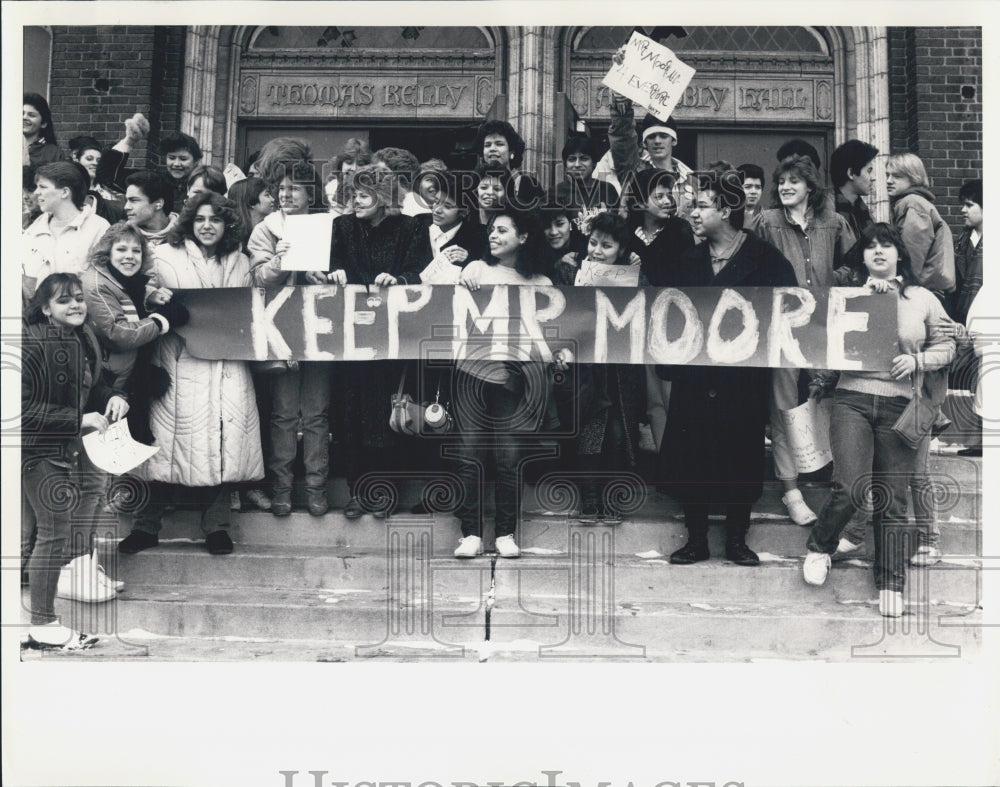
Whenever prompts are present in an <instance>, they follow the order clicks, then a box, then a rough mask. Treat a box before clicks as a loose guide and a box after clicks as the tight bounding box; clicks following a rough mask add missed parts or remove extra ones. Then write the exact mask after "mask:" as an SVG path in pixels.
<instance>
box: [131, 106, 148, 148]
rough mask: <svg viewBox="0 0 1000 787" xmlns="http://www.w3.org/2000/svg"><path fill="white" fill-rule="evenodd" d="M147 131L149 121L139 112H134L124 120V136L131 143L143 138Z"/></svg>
mask: <svg viewBox="0 0 1000 787" xmlns="http://www.w3.org/2000/svg"><path fill="white" fill-rule="evenodd" d="M148 133H149V121H148V120H146V117H145V116H144V115H143V114H142V113H141V112H136V113H135V114H134V115H132V117H130V118H129V119H128V120H126V121H125V138H126V139H128V140H129V141H131V142H132V143H136V142H138V141H139V140H140V139H145V137H146V135H147V134H148Z"/></svg>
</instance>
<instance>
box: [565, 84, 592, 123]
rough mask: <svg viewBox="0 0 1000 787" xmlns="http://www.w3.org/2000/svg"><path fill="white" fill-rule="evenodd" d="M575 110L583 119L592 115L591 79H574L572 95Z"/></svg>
mask: <svg viewBox="0 0 1000 787" xmlns="http://www.w3.org/2000/svg"><path fill="white" fill-rule="evenodd" d="M570 95H571V96H572V98H571V99H570V100H571V101H572V102H573V108H574V109H575V110H576V111H577V114H579V115H580V116H581V117H585V116H587V115H589V114H590V78H589V77H573V92H572V93H571V94H570Z"/></svg>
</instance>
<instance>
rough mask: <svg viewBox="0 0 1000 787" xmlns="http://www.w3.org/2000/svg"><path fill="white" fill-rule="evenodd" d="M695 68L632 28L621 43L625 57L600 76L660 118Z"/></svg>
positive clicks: (669, 109) (671, 107) (671, 106)
mask: <svg viewBox="0 0 1000 787" xmlns="http://www.w3.org/2000/svg"><path fill="white" fill-rule="evenodd" d="M694 72H695V70H694V69H693V68H692V67H691V66H689V65H687V64H686V63H685V62H684V61H682V60H681V59H680V58H679V57H677V55H675V54H674V53H673V52H671V51H670V50H669V49H667V48H666V47H665V46H663V44H658V43H656V42H655V41H654V40H653V39H651V38H647V37H646V36H644V35H643V34H642V33H639V32H633V33H632V37H631V38H630V39H629V41H628V43H627V44H626V45H625V60H624V62H623V63H622V64H621V65H618V64H615V65H614V66H612V67H611V70H610V71H608V73H607V74H606V75H605V77H604V79H603V80H602V81H603V82H604V84H605V85H607V86H608V87H609V88H611V89H612V90H614V91H615V92H616V93H621V94H622V95H623V96H628V97H629V98H630V99H632V101H634V102H635V103H636V104H638V105H639V106H642V107H645V108H646V109H647V110H649V111H650V112H652V113H653V114H654V115H655V116H656V117H658V118H659V119H660V120H666V119H667V118H669V117H670V113H671V112H673V111H674V107H676V106H677V102H678V101H680V100H681V96H683V95H684V89H685V88H686V87H687V86H688V83H689V82H690V81H691V78H692V77H693V76H694Z"/></svg>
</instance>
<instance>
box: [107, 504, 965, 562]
mask: <svg viewBox="0 0 1000 787" xmlns="http://www.w3.org/2000/svg"><path fill="white" fill-rule="evenodd" d="M751 521H752V526H751V529H750V533H749V535H748V543H749V544H750V546H751V547H753V549H755V550H757V551H758V552H770V553H774V554H778V555H803V554H805V551H806V540H807V539H808V537H809V530H810V529H809V528H808V527H799V526H797V525H794V524H793V523H792V522H791V521H790V520H789V519H788V518H787V517H784V516H781V515H779V514H768V513H764V512H758V513H755V514H753V517H752V520H751ZM711 522H713V523H714V524H712V525H711V526H710V528H709V544H710V546H711V548H712V549H713V551H715V552H718V553H721V551H722V549H723V543H724V540H725V527H724V524H723V519H722V518H721V517H719V518H713V519H712V520H711ZM940 526H941V547H942V549H943V550H944V551H945V552H946V553H948V554H953V555H976V554H979V553H980V546H979V545H980V540H981V529H980V527H979V526H978V524H977V521H976V520H975V519H972V518H970V519H963V518H961V517H957V516H955V515H954V514H950V515H946V516H942V517H941V518H940ZM492 527H493V525H492V522H491V521H490V520H489V519H487V521H486V525H485V528H484V537H485V540H486V544H487V545H488V546H490V545H491V544H492V539H491V536H490V533H491V531H492ZM579 527H587V526H585V525H583V524H582V523H580V522H579V520H578V518H577V517H576V516H567V515H564V514H548V513H545V512H541V511H539V510H538V509H534V510H529V509H525V510H524V513H523V514H522V519H521V524H520V527H519V529H518V533H517V538H518V544H519V545H520V546H521V547H522V548H523V549H538V550H544V551H551V550H555V551H558V552H566V551H567V550H568V548H569V547H568V544H569V541H568V539H569V534H570V532H571V531H574V530H575V529H576V528H579ZM603 527H604V526H592V527H590V528H588V529H598V530H601V529H603ZM613 530H614V549H615V552H616V553H617V554H625V555H634V554H638V553H646V552H650V551H653V552H659V553H660V554H661V555H669V554H670V553H671V552H673V551H674V550H676V549H678V548H679V547H681V546H683V544H684V543H685V542H686V539H687V530H686V528H685V527H684V522H683V516H682V513H681V511H680V510H679V509H678V508H677V507H675V506H674V507H667V506H664V507H657V506H655V505H651V504H647V506H645V507H644V508H643V509H642V510H640V511H638V512H636V513H635V514H632V515H630V516H629V517H628V518H627V519H625V520H624V521H623V522H622V523H621V524H618V525H615V526H613ZM406 532H410V533H417V532H423V533H426V534H427V537H429V538H431V539H432V541H433V546H432V549H433V554H436V555H440V556H447V555H450V554H451V553H452V550H454V548H455V546H456V545H457V543H458V539H459V538H460V537H461V529H460V527H459V524H458V520H457V519H456V518H455V517H453V516H451V515H449V514H443V513H441V514H435V515H425V516H416V515H412V514H399V515H393V516H391V517H389V519H388V520H378V519H375V518H373V517H371V516H365V517H363V518H361V519H359V520H353V521H352V520H348V519H346V518H345V517H344V515H343V512H341V511H338V510H332V511H330V512H329V513H327V514H326V515H325V516H324V517H321V518H317V517H312V516H309V515H308V514H307V513H304V512H299V511H296V512H293V513H292V515H291V516H289V517H284V518H280V519H279V518H276V517H274V516H272V515H271V514H268V513H264V512H254V513H245V514H234V515H233V519H232V530H231V533H232V538H233V540H234V541H235V542H236V544H237V550H238V551H242V550H244V549H253V550H256V549H257V548H258V547H269V546H300V547H316V548H327V547H330V548H342V549H360V550H379V549H381V550H385V549H386V547H387V544H388V543H389V542H388V539H389V537H390V534H391V533H406ZM107 535H108V537H109V540H108V544H107V546H106V548H107V549H108V550H109V554H108V555H106V560H110V561H111V562H114V561H116V560H117V559H118V556H117V555H116V554H112V552H113V549H112V546H113V544H114V542H115V539H116V538H118V537H120V536H122V535H124V534H123V533H118V532H117V531H115V530H112V531H109V533H108V534H107ZM160 535H161V545H170V544H180V545H183V544H187V543H189V542H200V541H201V540H202V539H203V536H202V533H201V531H200V528H199V526H198V524H197V514H196V513H195V512H190V511H179V512H175V513H173V514H171V515H169V516H168V517H167V519H166V521H165V524H164V529H163V531H161V534H160ZM867 535H868V538H867V541H866V546H865V550H864V551H863V552H862V553H861V555H860V556H862V557H871V555H872V549H873V547H872V543H873V538H872V530H871V527H870V525H869V527H868V528H867Z"/></svg>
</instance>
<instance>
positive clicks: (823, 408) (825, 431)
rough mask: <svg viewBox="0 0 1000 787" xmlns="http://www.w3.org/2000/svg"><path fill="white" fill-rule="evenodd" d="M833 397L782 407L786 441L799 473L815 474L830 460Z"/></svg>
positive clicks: (831, 458) (831, 455) (831, 459)
mask: <svg viewBox="0 0 1000 787" xmlns="http://www.w3.org/2000/svg"><path fill="white" fill-rule="evenodd" d="M832 405H833V400H832V399H829V398H827V399H823V400H822V401H819V402H817V401H816V400H815V399H809V400H808V401H807V402H806V403H805V404H800V405H799V406H798V407H795V408H793V409H791V410H782V411H781V414H782V416H783V417H784V419H785V428H786V429H787V432H788V442H789V444H790V445H791V446H792V453H793V454H794V455H795V466H796V467H797V468H798V470H799V472H800V473H815V472H816V471H817V470H820V469H822V468H824V467H826V466H827V465H828V464H830V462H832V461H833V452H832V451H831V450H830V409H831V406H832Z"/></svg>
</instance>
